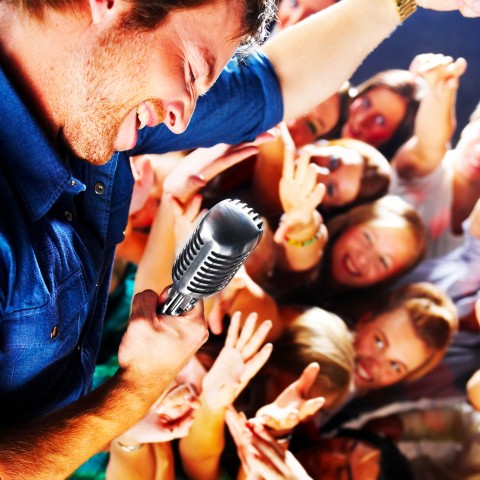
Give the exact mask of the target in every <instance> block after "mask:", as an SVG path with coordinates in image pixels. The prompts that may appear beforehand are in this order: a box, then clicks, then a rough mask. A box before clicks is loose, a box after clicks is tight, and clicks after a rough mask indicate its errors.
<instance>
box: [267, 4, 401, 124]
mask: <svg viewBox="0 0 480 480" xmlns="http://www.w3.org/2000/svg"><path fill="white" fill-rule="evenodd" d="M399 23H400V16H399V14H398V12H397V9H396V3H395V1H394V0H342V1H341V2H338V3H337V4H335V5H332V6H331V7H329V8H327V9H325V10H323V11H321V12H319V13H317V14H315V15H312V16H311V17H309V18H307V19H306V20H304V21H302V22H300V23H298V24H297V25H294V26H292V27H291V28H289V29H286V30H284V31H282V32H280V33H279V34H278V35H276V36H275V37H273V38H272V39H271V40H269V41H267V42H266V43H265V45H264V46H263V47H262V50H263V51H264V52H265V53H266V54H267V56H268V58H269V60H270V62H271V63H272V65H273V68H274V70H275V72H276V74H277V76H278V78H279V80H280V85H281V90H282V95H283V101H284V111H285V118H287V119H288V118H293V117H296V116H298V115H301V114H303V113H304V112H306V111H307V110H308V109H310V108H312V107H313V106H314V105H317V104H319V103H320V102H322V101H323V100H325V99H327V98H328V97H330V96H331V95H333V94H334V93H335V92H336V91H337V90H338V88H339V87H340V85H341V84H342V83H343V82H344V81H345V80H347V79H348V78H350V77H351V76H352V74H353V73H354V71H355V70H356V68H357V67H358V66H359V65H360V63H361V62H362V61H363V59H364V58H365V57H366V56H367V55H368V54H369V53H370V52H371V51H372V50H373V49H374V48H375V47H376V46H377V45H378V44H379V43H380V42H381V41H382V40H383V39H384V38H385V37H387V36H388V35H389V34H390V33H391V32H392V31H393V30H394V29H395V27H396V26H397V25H398V24H399Z"/></svg>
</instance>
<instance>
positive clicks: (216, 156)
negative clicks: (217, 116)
mask: <svg viewBox="0 0 480 480" xmlns="http://www.w3.org/2000/svg"><path fill="white" fill-rule="evenodd" d="M271 139H272V136H271V135H270V134H269V133H265V134H262V135H260V136H259V137H257V138H256V139H255V141H253V142H250V143H241V144H239V145H227V144H225V143H219V144H218V145H215V146H214V147H210V148H197V149H196V150H194V151H193V152H192V153H190V154H189V155H187V156H186V157H185V158H183V159H182V160H181V161H180V163H179V164H178V165H177V166H176V167H175V169H174V170H173V171H172V172H171V173H170V174H169V175H168V176H167V178H166V179H165V181H164V183H163V190H164V192H167V193H171V194H172V195H173V196H175V197H176V198H178V199H179V200H180V201H181V202H182V203H185V202H187V201H188V200H189V199H190V198H191V197H192V196H193V195H194V194H195V193H197V192H198V190H199V189H200V188H202V187H204V186H205V185H206V184H207V183H208V182H209V181H210V180H211V179H212V178H214V177H215V176H217V175H218V174H219V173H221V172H223V171H224V170H226V169H227V168H230V167H231V166H233V165H235V164H237V163H239V162H241V161H242V160H245V159H247V158H249V157H251V156H252V155H255V154H257V153H258V145H260V144H261V143H263V142H266V141H269V140H271Z"/></svg>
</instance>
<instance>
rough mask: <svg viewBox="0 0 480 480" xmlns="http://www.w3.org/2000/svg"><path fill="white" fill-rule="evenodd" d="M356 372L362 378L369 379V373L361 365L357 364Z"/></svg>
mask: <svg viewBox="0 0 480 480" xmlns="http://www.w3.org/2000/svg"><path fill="white" fill-rule="evenodd" d="M357 374H358V376H359V377H360V378H361V379H362V380H366V381H369V380H370V375H369V373H368V372H367V371H366V370H365V369H364V368H363V367H362V366H361V365H358V366H357Z"/></svg>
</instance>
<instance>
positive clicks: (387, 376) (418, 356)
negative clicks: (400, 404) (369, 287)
mask: <svg viewBox="0 0 480 480" xmlns="http://www.w3.org/2000/svg"><path fill="white" fill-rule="evenodd" d="M356 330H357V335H356V337H355V343H354V347H355V370H354V382H355V386H356V387H357V388H359V389H373V388H380V387H386V386H388V385H392V384H394V383H397V382H399V381H401V380H403V379H404V378H405V377H406V376H407V375H408V374H409V373H411V372H413V371H415V370H416V369H418V368H419V367H421V366H422V365H424V364H425V362H426V361H427V360H428V358H429V356H430V355H431V353H432V352H431V350H430V349H429V348H428V346H427V345H426V344H425V342H423V340H422V339H421V338H420V337H419V336H418V335H417V333H416V332H415V328H414V327H413V325H412V322H411V319H410V315H409V314H408V311H407V310H405V309H404V308H398V309H396V310H393V311H391V312H387V313H384V314H382V315H378V316H377V317H375V318H374V319H373V320H370V321H365V322H361V324H360V325H359V326H358V327H357V329H356Z"/></svg>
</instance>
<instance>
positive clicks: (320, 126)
mask: <svg viewBox="0 0 480 480" xmlns="http://www.w3.org/2000/svg"><path fill="white" fill-rule="evenodd" d="M339 101H340V100H339V97H338V95H333V96H332V97H330V98H328V99H327V100H325V101H324V102H323V103H320V104H319V105H317V106H316V107H315V108H312V110H309V111H308V112H307V113H306V114H305V115H302V116H301V117H297V118H295V119H293V120H290V121H289V122H287V127H288V131H289V132H290V135H291V137H292V140H293V142H294V143H295V146H296V147H297V148H300V147H303V146H304V145H307V144H308V143H313V142H314V141H315V140H316V139H318V138H320V137H322V135H325V134H327V133H328V132H329V131H330V130H332V128H333V127H334V126H335V125H336V124H337V122H338V117H339V115H340V112H339V108H340V107H339Z"/></svg>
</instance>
